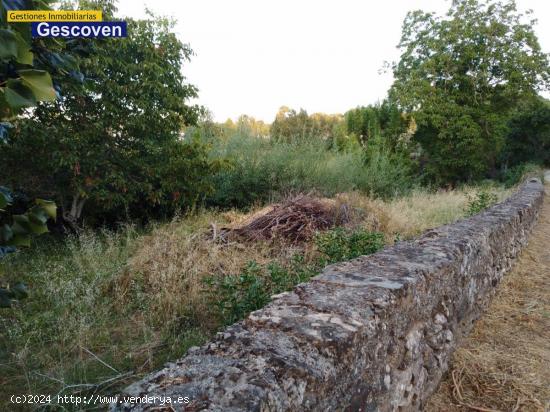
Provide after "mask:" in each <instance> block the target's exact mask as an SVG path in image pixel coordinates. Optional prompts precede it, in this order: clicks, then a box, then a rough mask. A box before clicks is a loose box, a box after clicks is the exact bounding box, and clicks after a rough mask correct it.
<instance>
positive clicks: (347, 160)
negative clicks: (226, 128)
mask: <svg viewBox="0 0 550 412" xmlns="http://www.w3.org/2000/svg"><path fill="white" fill-rule="evenodd" d="M211 144H212V145H213V149H212V153H211V156H213V157H214V158H220V159H227V160H228V167H226V168H225V169H224V170H222V171H221V172H220V173H218V174H217V175H215V176H214V177H213V179H212V183H213V186H214V188H215V192H214V193H213V195H211V196H210V197H209V198H208V199H207V203H208V204H210V205H215V206H219V207H245V206H249V205H251V204H254V203H260V202H266V201H269V200H273V199H277V198H278V197H281V196H284V195H287V194H289V193H295V192H310V191H315V192H317V193H320V194H321V195H324V196H332V195H334V194H336V193H338V192H348V191H355V190H357V191H361V192H363V193H367V194H370V195H372V196H383V197H390V196H395V195H398V194H403V193H406V192H407V191H409V190H410V189H411V188H412V186H413V185H414V180H413V178H412V177H411V176H410V173H409V170H408V169H407V166H406V165H405V164H403V163H402V162H399V161H397V159H395V158H394V157H392V155H390V154H389V153H388V152H387V151H385V150H383V149H382V148H380V149H379V150H375V151H373V152H372V153H371V155H370V156H369V158H366V156H365V152H364V151H363V150H361V149H360V148H352V149H349V150H347V151H338V150H336V149H331V148H328V147H327V142H326V141H323V140H320V139H312V140H297V141H295V142H290V143H288V142H281V141H274V140H269V139H261V138H256V137H250V136H247V135H243V134H235V135H233V136H231V137H229V138H227V139H215V140H213V141H211Z"/></svg>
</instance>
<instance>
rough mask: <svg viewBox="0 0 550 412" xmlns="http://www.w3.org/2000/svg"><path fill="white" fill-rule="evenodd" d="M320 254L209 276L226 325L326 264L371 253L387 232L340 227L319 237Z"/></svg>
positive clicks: (210, 289) (212, 296)
mask: <svg viewBox="0 0 550 412" xmlns="http://www.w3.org/2000/svg"><path fill="white" fill-rule="evenodd" d="M315 244H316V245H317V248H318V255H317V257H316V258H315V259H314V260H313V262H312V263H310V264H308V263H307V262H306V259H305V257H304V256H303V255H301V254H296V255H294V256H293V258H292V260H291V262H290V264H289V265H286V266H284V265H281V264H280V263H278V262H275V261H273V262H269V263H267V264H265V265H259V264H258V263H257V262H255V261H251V262H248V264H247V265H246V266H245V267H244V269H243V270H242V271H241V272H240V273H239V274H237V275H228V276H213V277H208V278H206V279H205V283H206V285H207V288H208V294H209V296H210V299H211V301H212V303H213V304H214V305H215V306H216V308H217V311H218V316H219V318H220V319H221V323H222V324H224V325H229V324H232V323H234V322H236V321H238V320H241V319H243V318H244V317H246V316H247V315H248V313H250V312H252V311H254V310H257V309H260V308H261V307H263V306H265V305H266V304H267V303H268V302H269V300H270V299H271V296H272V295H276V294H278V293H281V292H284V291H287V290H291V289H292V288H294V286H296V285H297V284H299V283H301V282H305V281H307V280H308V279H310V278H311V277H312V276H314V275H316V274H317V273H318V272H319V271H320V270H321V269H322V268H323V267H324V266H325V265H326V264H328V263H336V262H342V261H345V260H349V259H353V258H355V257H358V256H361V255H369V254H371V253H374V252H376V251H378V250H380V249H381V248H382V247H384V235H383V234H382V233H377V232H369V231H366V230H363V229H359V230H356V231H347V230H344V229H342V228H336V229H332V230H329V231H327V232H321V233H319V234H318V235H317V236H316V237H315Z"/></svg>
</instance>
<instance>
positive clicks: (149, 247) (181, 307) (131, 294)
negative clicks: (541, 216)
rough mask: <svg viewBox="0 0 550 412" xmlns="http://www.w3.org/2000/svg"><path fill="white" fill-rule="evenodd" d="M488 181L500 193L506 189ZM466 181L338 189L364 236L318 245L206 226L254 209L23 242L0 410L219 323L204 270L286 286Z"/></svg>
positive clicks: (4, 339)
mask: <svg viewBox="0 0 550 412" xmlns="http://www.w3.org/2000/svg"><path fill="white" fill-rule="evenodd" d="M337 189H340V188H333V191H336V190H337ZM484 190H489V189H487V188H484ZM493 190H494V192H495V193H497V194H498V195H499V197H500V198H502V196H504V194H505V193H506V192H504V191H502V190H501V189H498V188H494V189H493ZM474 191H477V189H474V188H462V189H460V190H455V191H441V192H427V191H425V190H424V191H421V190H418V189H417V190H414V191H413V192H411V193H409V194H408V195H406V196H402V197H397V198H392V199H382V198H370V197H367V196H365V195H364V194H362V193H360V192H357V191H356V192H351V193H341V194H339V195H338V196H337V197H336V198H335V200H334V201H335V202H340V203H345V204H347V205H348V206H349V208H348V209H349V210H351V211H352V213H353V216H354V218H353V224H354V228H353V229H354V230H356V232H353V233H362V232H361V231H364V233H367V234H368V236H367V235H365V236H359V237H357V236H355V237H352V238H350V239H351V241H352V242H351V243H350V242H343V241H342V236H340V235H338V236H330V237H329V238H326V237H325V238H324V244H320V245H319V244H317V245H316V244H313V243H311V242H309V243H305V244H300V245H289V244H287V243H284V242H283V243H280V244H279V243H269V242H244V241H243V242H239V241H232V242H229V243H227V244H226V243H220V242H219V241H216V239H215V236H213V231H212V230H211V229H212V228H218V229H219V228H220V227H224V226H232V225H238V224H240V222H243V221H246V220H247V219H249V218H250V214H245V213H243V212H242V211H225V212H220V211H212V210H209V211H208V210H207V211H196V212H195V213H194V214H190V215H188V216H185V217H180V218H177V219H174V220H173V221H172V222H169V223H167V224H156V225H155V226H153V227H150V228H149V229H148V230H147V231H145V232H141V231H137V230H136V229H135V228H134V227H132V226H127V227H125V228H123V229H121V230H119V231H118V232H108V231H99V232H97V231H96V232H92V231H84V232H82V233H80V234H79V235H78V236H71V237H69V238H67V239H63V240H55V239H49V238H41V239H40V242H38V243H37V244H36V245H35V246H34V247H33V248H32V249H31V250H28V251H22V252H18V253H15V254H13V255H10V256H9V257H8V258H7V259H4V260H3V262H2V263H3V266H4V269H5V272H6V273H7V274H8V275H7V276H8V278H9V279H8V280H22V281H24V282H26V283H28V284H29V285H30V290H31V296H30V297H29V298H28V299H27V300H24V301H22V302H21V304H20V305H18V306H16V307H14V308H11V309H3V310H2V312H0V410H4V409H5V410H12V409H13V405H12V404H9V401H8V399H9V396H8V395H10V394H23V393H34V394H37V393H49V394H57V393H59V392H60V393H61V394H69V395H70V394H71V393H75V392H80V393H81V394H83V392H86V393H89V392H95V393H113V392H116V391H117V388H120V386H122V385H124V384H125V383H127V382H128V381H129V380H135V379H136V378H137V377H139V375H140V374H143V373H146V372H149V371H151V370H154V369H155V368H158V367H159V366H160V365H161V364H162V363H163V362H164V361H166V360H169V359H171V360H173V359H176V358H178V357H179V356H182V355H183V354H184V353H185V352H186V350H187V349H188V348H189V346H192V345H197V344H200V343H201V342H204V341H205V340H206V339H207V338H208V337H209V336H211V334H212V333H213V332H214V331H215V330H217V328H218V327H220V325H221V321H220V316H219V313H217V312H216V300H218V301H220V296H219V295H216V296H214V299H216V300H215V301H212V297H211V296H209V294H208V293H207V292H208V290H207V283H206V280H207V279H208V278H214V279H217V280H218V281H222V282H223V281H224V280H225V279H226V278H227V279H229V280H231V279H234V280H235V281H238V282H240V283H237V284H236V285H234V284H231V283H227V282H225V283H223V285H225V286H226V288H227V287H229V288H234V287H235V286H236V287H240V288H241V289H243V288H244V289H245V291H247V290H248V289H250V288H252V289H254V288H255V287H256V284H255V283H251V284H249V283H247V282H244V283H243V279H244V281H248V280H252V281H256V280H255V279H251V278H250V277H249V278H242V276H240V275H242V274H248V275H250V270H248V271H247V269H246V268H249V267H250V262H255V263H256V264H257V265H258V267H260V268H264V269H265V270H264V272H265V271H267V272H266V273H268V275H269V278H267V279H268V283H269V282H275V281H276V282H278V283H277V284H276V285H275V286H274V288H275V289H276V287H279V286H280V284H281V279H282V282H283V283H282V284H283V285H284V288H285V289H286V288H290V287H292V283H293V282H295V280H297V281H302V280H303V279H304V278H307V277H308V276H310V275H311V274H312V273H310V272H311V271H309V269H308V270H307V271H306V270H304V268H309V267H310V266H311V265H314V264H315V261H316V259H318V257H319V253H322V252H323V251H324V253H325V255H327V256H328V257H329V258H330V261H332V260H335V259H336V260H337V259H340V258H348V257H353V256H355V255H356V253H355V250H356V249H358V247H356V246H355V243H357V244H360V245H363V246H364V245H367V246H369V245H370V244H371V243H372V241H376V242H379V241H384V242H386V243H388V244H391V243H393V242H394V241H395V240H396V239H404V238H410V237H412V236H414V235H416V234H418V233H419V232H421V231H423V230H425V229H426V228H428V227H434V226H437V225H440V224H446V223H450V222H453V221H455V220H457V219H459V218H461V217H463V216H464V214H465V211H466V210H467V206H468V201H469V195H471V193H473V192H474ZM253 212H254V211H252V212H251V213H253ZM357 230H358V231H359V232H357ZM372 232H381V233H383V234H384V239H381V238H380V239H379V238H378V237H375V238H372V236H371V235H370V233H372ZM335 233H336V234H338V232H335ZM344 240H345V239H344ZM334 241H336V243H334ZM327 242H329V244H327ZM353 242H355V243H353ZM342 245H343V247H341V246H342ZM335 246H338V247H337V248H335ZM323 248H325V250H323ZM327 252H329V253H327ZM298 255H299V256H301V259H303V260H301V261H300V265H301V266H300V267H299V268H298V269H300V270H297V269H296V268H295V266H293V265H294V263H295V259H296V256H298ZM335 256H337V257H335ZM317 269H319V268H317V267H316V268H315V270H317ZM247 279H248V280H247ZM274 279H275V280H274ZM270 285H271V283H269V284H268V288H267V290H271V286H270ZM239 290H240V289H239ZM267 295H269V294H267ZM267 295H266V296H263V295H262V299H263V300H265V299H267V298H268V296H267ZM255 296H256V295H254V296H252V297H253V298H254V299H255ZM254 299H253V300H252V301H251V302H252V304H254V305H255V300H254ZM236 304H238V306H239V308H240V306H242V302H240V301H239V302H237V303H236ZM249 306H250V305H249ZM249 306H246V307H245V308H244V309H243V311H244V312H246V311H247V310H249ZM252 306H253V305H252ZM252 306H250V307H252ZM239 310H240V309H239ZM244 312H243V313H244ZM240 313H241V312H238V314H239V316H240ZM222 320H223V319H222Z"/></svg>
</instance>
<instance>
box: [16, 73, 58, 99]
mask: <svg viewBox="0 0 550 412" xmlns="http://www.w3.org/2000/svg"><path fill="white" fill-rule="evenodd" d="M18 73H19V75H20V76H21V79H22V80H23V83H24V84H25V86H27V87H28V88H30V89H31V90H32V92H33V93H34V96H35V98H36V100H38V101H47V100H55V90H54V88H53V84H52V78H51V77H50V74H49V73H48V72H46V71H44V70H34V69H28V70H19V72H18Z"/></svg>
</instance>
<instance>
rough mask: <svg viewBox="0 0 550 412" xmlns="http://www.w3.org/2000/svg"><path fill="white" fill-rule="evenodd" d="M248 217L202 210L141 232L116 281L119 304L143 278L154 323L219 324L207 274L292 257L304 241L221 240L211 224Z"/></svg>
mask: <svg viewBox="0 0 550 412" xmlns="http://www.w3.org/2000/svg"><path fill="white" fill-rule="evenodd" d="M243 219H246V215H244V214H240V213H237V212H229V213H212V212H200V213H198V214H196V215H192V216H188V217H186V218H183V219H178V220H174V221H173V222H172V223H170V224H167V225H163V226H159V227H157V228H156V229H154V230H153V231H152V232H151V233H150V234H149V235H147V236H144V237H142V238H141V239H140V240H139V244H138V247H137V250H136V252H135V253H134V254H133V256H132V257H131V258H130V259H129V261H128V265H127V268H126V270H125V271H124V272H123V273H121V274H120V276H118V277H117V278H115V280H114V288H115V289H116V296H118V297H119V299H118V304H119V305H124V304H126V301H127V300H128V299H130V300H131V299H132V298H133V297H132V295H133V288H132V286H133V284H134V282H135V281H136V279H137V280H138V281H139V283H140V285H141V286H140V287H141V289H142V293H145V294H146V295H147V301H148V302H149V304H148V310H149V313H148V317H149V318H150V320H151V321H152V322H154V323H162V322H167V321H170V320H173V319H174V318H186V321H187V322H191V323H192V324H193V325H194V326H197V325H200V327H201V328H203V329H205V330H207V331H208V330H213V329H214V328H215V327H217V325H216V323H215V319H213V318H212V314H211V305H210V304H209V303H210V302H209V301H208V300H207V297H206V295H205V294H204V293H201V292H202V291H203V290H204V288H205V283H204V279H205V278H206V277H207V276H211V275H217V276H224V275H229V274H236V273H240V271H241V270H242V269H243V268H244V267H245V266H246V264H247V263H248V262H250V261H256V262H258V263H259V264H264V263H267V262H271V261H281V262H284V261H285V260H289V259H290V258H291V256H292V255H293V254H295V253H296V252H298V251H303V250H304V246H296V245H290V244H284V246H282V245H281V244H278V243H274V242H264V241H258V242H239V241H232V242H228V243H220V242H218V241H217V239H216V238H215V237H214V236H212V235H211V227H212V226H215V227H221V226H226V225H231V224H235V223H236V222H239V221H242V220H243Z"/></svg>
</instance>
